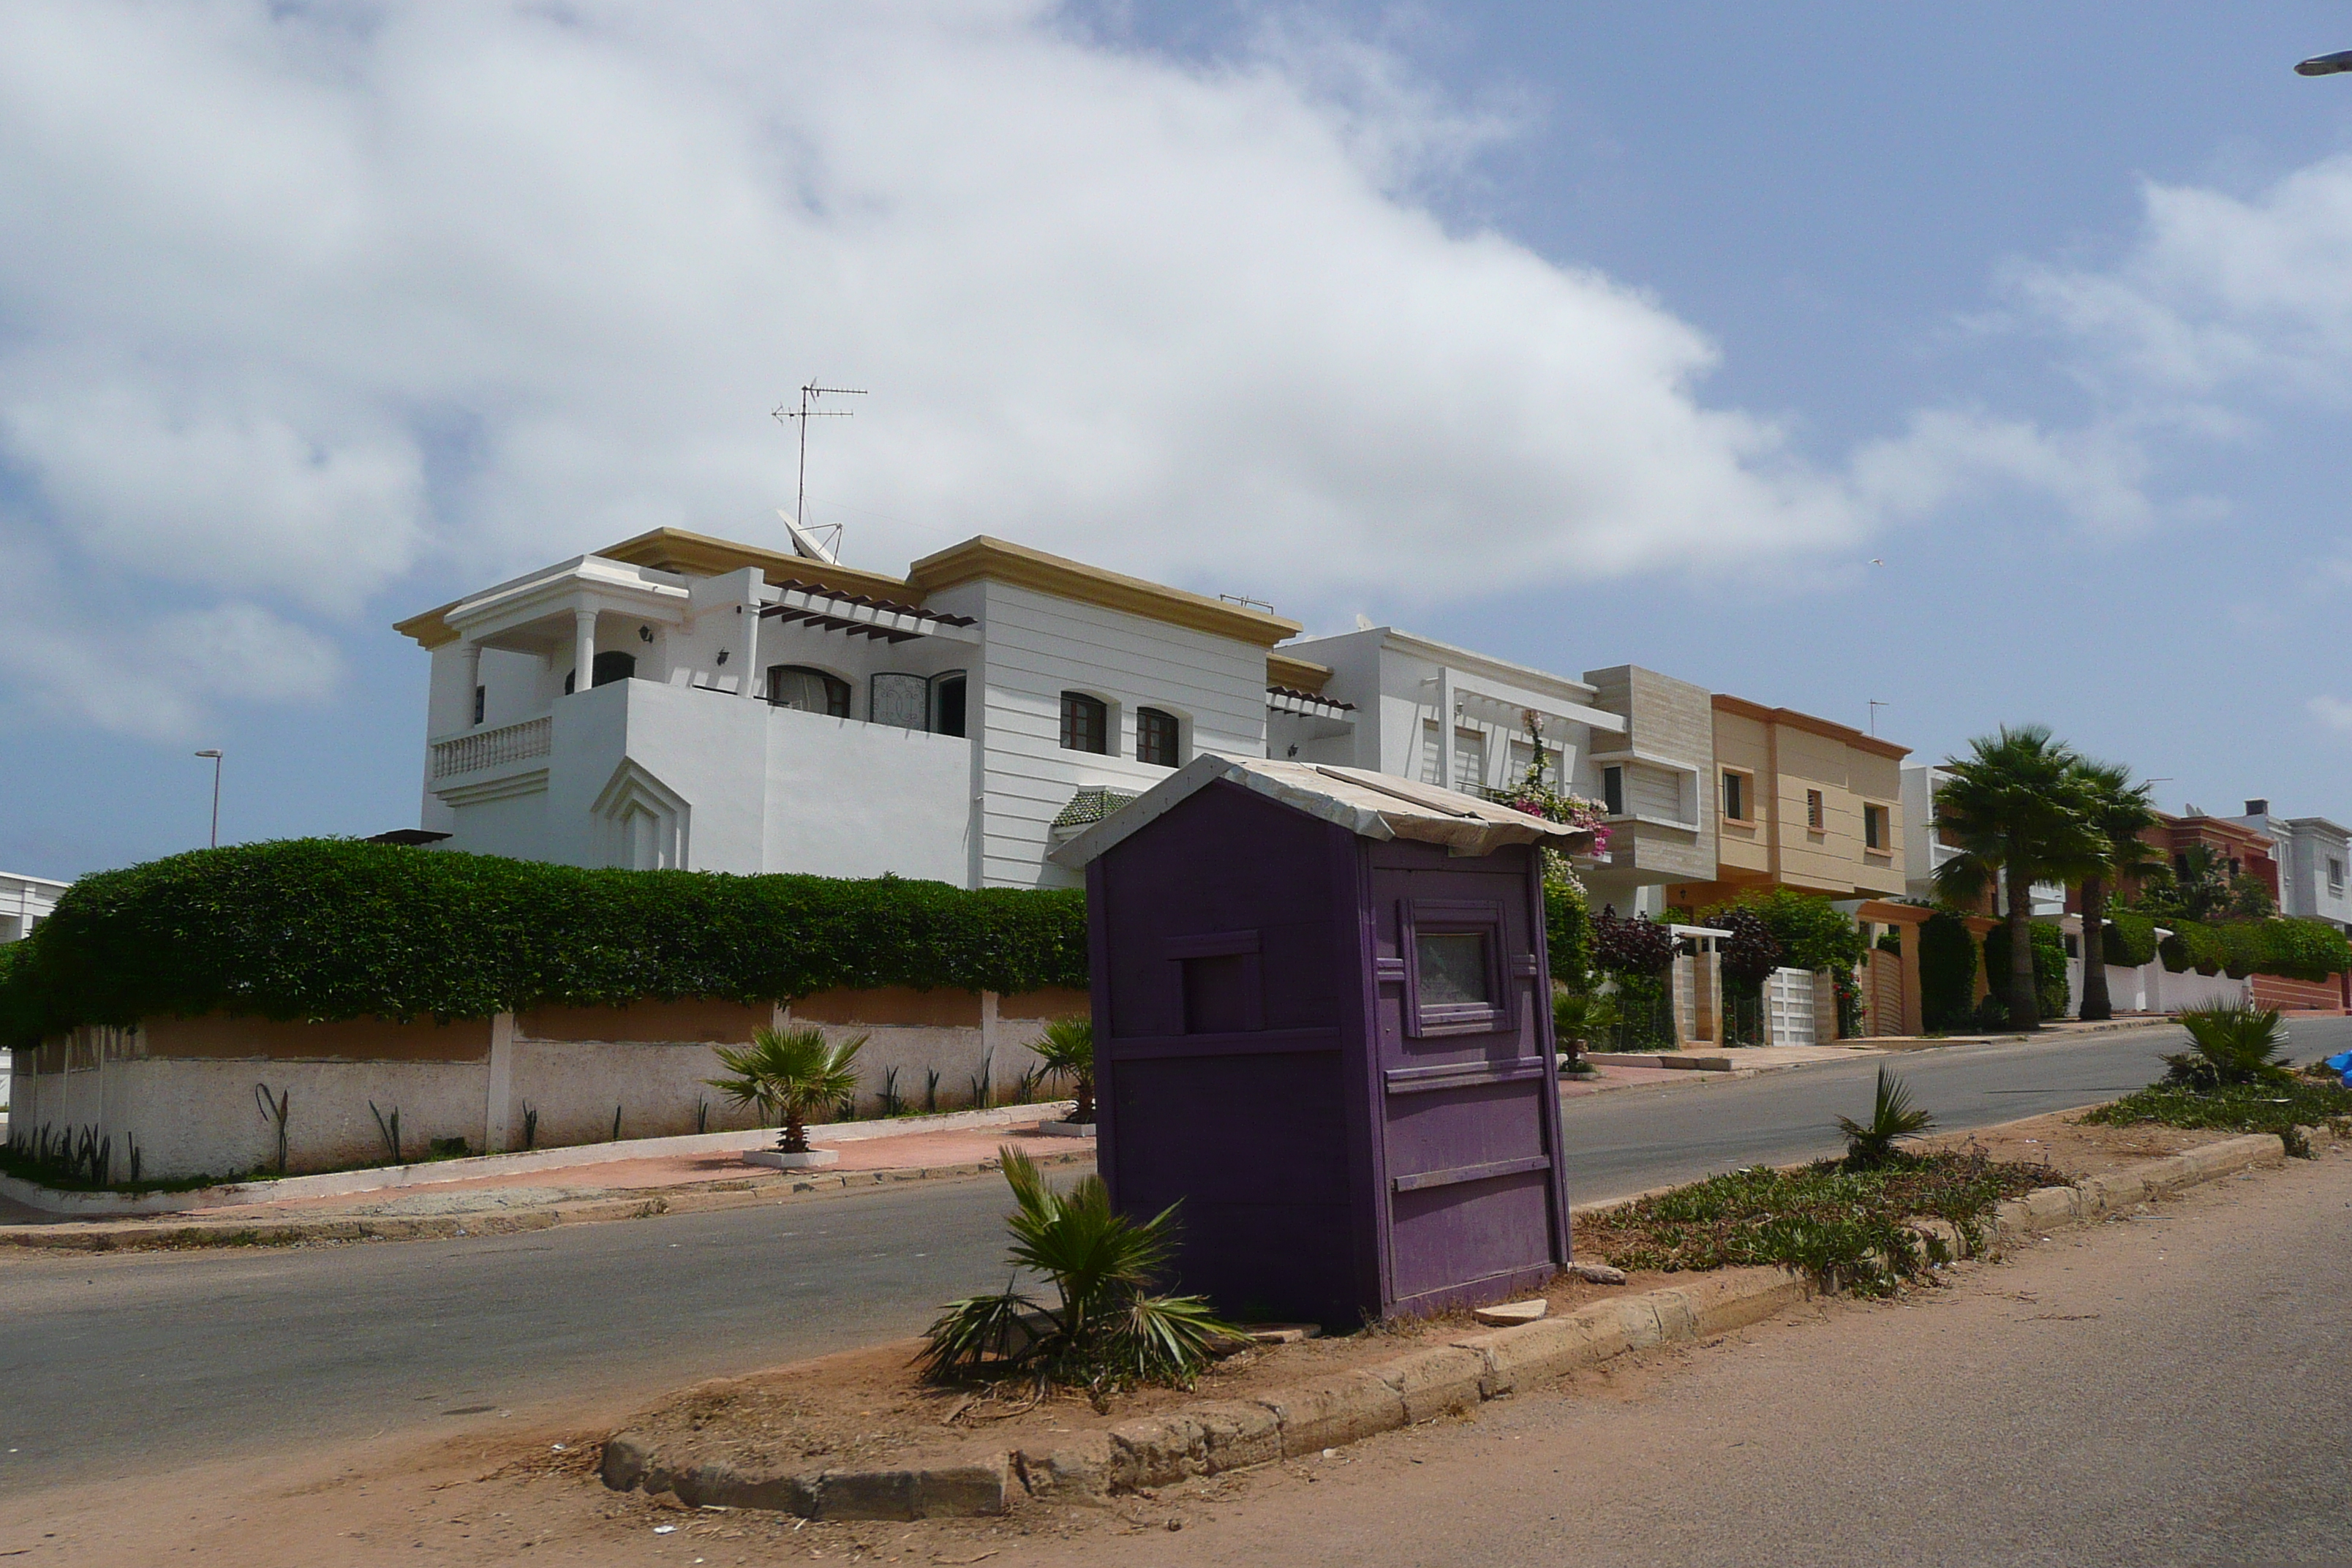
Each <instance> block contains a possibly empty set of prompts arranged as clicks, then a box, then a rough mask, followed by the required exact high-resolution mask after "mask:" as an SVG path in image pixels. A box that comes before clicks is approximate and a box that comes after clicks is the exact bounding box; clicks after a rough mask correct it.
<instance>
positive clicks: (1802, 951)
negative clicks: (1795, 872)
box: [1738, 888, 1863, 972]
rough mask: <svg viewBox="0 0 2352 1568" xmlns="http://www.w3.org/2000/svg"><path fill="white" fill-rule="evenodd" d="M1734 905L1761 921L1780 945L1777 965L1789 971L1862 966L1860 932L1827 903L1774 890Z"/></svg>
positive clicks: (1786, 891)
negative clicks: (1751, 911) (1758, 916)
mask: <svg viewBox="0 0 2352 1568" xmlns="http://www.w3.org/2000/svg"><path fill="white" fill-rule="evenodd" d="M1738 902H1739V904H1740V906H1741V907H1742V908H1746V909H1751V910H1755V911H1756V912H1757V913H1758V914H1759V915H1760V916H1762V917H1763V920H1764V925H1765V929H1766V930H1768V931H1770V932H1771V933H1772V939H1773V940H1774V941H1775V942H1779V943H1780V962H1781V963H1784V964H1787V965H1788V966H1790V968H1793V969H1829V970H1836V971H1840V972H1844V971H1848V970H1851V969H1853V966H1854V965H1855V964H1857V963H1861V962H1862V945H1863V944H1862V928H1861V927H1860V926H1858V925H1856V924H1854V923H1853V917H1852V916H1850V915H1847V914H1844V913H1842V912H1841V911H1840V910H1837V909H1836V908H1835V907H1834V906H1832V904H1831V903H1830V901H1829V900H1827V899H1822V898H1815V897H1813V896H1812V895H1811V894H1809V893H1800V892H1798V891H1797V890H1796V889H1793V888H1774V889H1772V890H1771V891H1769V892H1767V893H1760V894H1758V895H1756V896H1755V897H1753V898H1746V899H1741V900H1738Z"/></svg>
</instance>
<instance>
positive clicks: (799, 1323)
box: [0, 1020, 2352, 1494]
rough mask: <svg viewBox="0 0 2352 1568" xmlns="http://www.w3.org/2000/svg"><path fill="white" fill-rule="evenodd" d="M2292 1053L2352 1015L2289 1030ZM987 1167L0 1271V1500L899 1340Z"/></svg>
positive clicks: (1648, 1166) (1615, 1119)
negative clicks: (546, 1227) (463, 1232)
mask: <svg viewBox="0 0 2352 1568" xmlns="http://www.w3.org/2000/svg"><path fill="white" fill-rule="evenodd" d="M2295 1029H2296V1035H2297V1039H2296V1054H2297V1055H2298V1056H2309V1055H2313V1054H2319V1053H2318V1051H2316V1050H2315V1047H2324V1048H2325V1050H2326V1051H2334V1050H2337V1049H2341V1048H2343V1046H2344V1045H2345V1044H2346V1043H2347V1042H2352V1023H2347V1022H2344V1021H2336V1020H2331V1021H2328V1022H2327V1023H2326V1024H2319V1023H2304V1024H2299V1025H2297V1026H2295ZM2171 1042H2172V1036H2171V1034H2170V1033H2169V1032H2167V1033H2165V1034H2163V1035H2147V1034H2142V1035H2126V1036H2120V1037H2097V1036H2095V1037H2088V1038H2082V1039H2076V1040H2073V1041H2067V1042H2063V1043H2060V1042H2055V1041H2053V1042H2049V1043H2038V1042H2037V1043H2034V1044H2030V1045H2021V1046H1981V1047H1950V1048H1947V1049H1944V1050H1938V1051H1930V1052H1924V1053H1920V1054H1917V1055H1914V1056H1911V1057H1907V1058H1902V1059H1900V1060H1899V1061H1898V1062H1897V1064H1896V1065H1897V1067H1898V1068H1899V1070H1900V1071H1901V1072H1902V1073H1903V1074H1904V1076H1905V1077H1906V1079H1908V1080H1909V1081H1910V1083H1911V1084H1912V1085H1913V1086H1914V1088H1915V1089H1916V1091H1917V1093H1918V1096H1919V1098H1920V1099H1921V1100H1922V1101H1923V1102H1924V1103H1925V1104H1926V1105H1927V1106H1928V1108H1929V1109H1931V1110H1934V1111H1936V1112H1937V1116H1938V1118H1939V1119H1940V1121H1941V1122H1942V1124H1943V1125H1945V1126H1947V1127H1953V1128H1960V1127H1968V1126H1974V1125H1983V1124H1985V1123H1987V1122H1992V1121H2010V1120H2012V1119H2014V1118H2017V1117H2021V1116H2029V1115H2033V1114H2037V1113H2039V1112H2042V1111H2046V1110H2062V1109H2064V1108H2066V1107H2069V1106H2074V1105H2081V1104H2085V1103H2088V1102H2090V1101H2093V1100H2102V1099H2105V1098H2107V1097H2109V1096H2111V1095H2113V1094H2116V1093H2118V1092H2121V1091H2123V1090H2125V1089H2132V1088H2137V1087H2138V1086H2139V1085H2141V1084H2143V1083H2145V1082H2147V1080H2148V1079H2150V1078H2151V1077H2153V1076H2155V1072H2156V1068H2155V1065H2154V1063H2155V1057H2156V1054H2157V1052H2158V1051H2159V1050H2162V1049H2167V1048H2171ZM1874 1069H1875V1062H1874V1060H1870V1059H1865V1060H1863V1061H1857V1062H1853V1063H1843V1062H1840V1063H1833V1064H1831V1065H1828V1066H1823V1067H1816V1068H1805V1069H1802V1070H1800V1071H1796V1072H1790V1073H1786V1074H1778V1075H1772V1076H1768V1077H1765V1078H1760V1079H1751V1080H1747V1081H1744V1082H1738V1083H1726V1084H1719V1085H1711V1086H1707V1087H1687V1088H1685V1087H1679V1086H1677V1087H1673V1088H1666V1089H1629V1090H1622V1091H1619V1092H1616V1093H1612V1094H1608V1095H1602V1096H1596V1097H1593V1098H1591V1099H1583V1100H1570V1102H1568V1105H1567V1107H1566V1123H1567V1139H1568V1143H1569V1146H1570V1151H1571V1157H1572V1161H1573V1163H1572V1165H1571V1182H1572V1189H1571V1190H1572V1191H1573V1193H1574V1194H1575V1195H1576V1196H1577V1197H1578V1198H1579V1199H1580V1200H1582V1199H1585V1198H1597V1197H1602V1196H1607V1195H1611V1194H1621V1193H1626V1192H1632V1191H1636V1190H1639V1189H1642V1188H1645V1187H1651V1186H1657V1185H1661V1184H1666V1183H1669V1182H1675V1181H1680V1180H1685V1179H1689V1178H1693V1177H1696V1176H1699V1175H1703V1174H1706V1173H1709V1172H1713V1171H1719V1170H1725V1169H1728V1168H1730V1167H1732V1166H1736V1165H1741V1164H1749V1163H1757V1162H1759V1161H1782V1160H1796V1159H1801V1158H1805V1157H1807V1156H1809V1155H1812V1154H1816V1153H1820V1152H1826V1151H1828V1150H1829V1149H1831V1148H1832V1147H1833V1146H1834V1144H1835V1137H1834V1134H1833V1133H1832V1131H1831V1128H1832V1119H1833V1118H1834V1117H1835V1116H1836V1115H1837V1114H1838V1113H1840V1112H1848V1113H1857V1114H1858V1113H1861V1112H1864V1111H1866V1110H1867V1109H1868V1103H1869V1098H1870V1081H1871V1077H1872V1074H1873V1072H1874ZM1004 1206H1005V1199H1004V1194H1003V1186H1002V1184H1000V1183H999V1182H997V1181H996V1180H995V1179H993V1178H987V1179H982V1180H977V1181H971V1182H956V1183H940V1184H925V1185H920V1186H912V1187H902V1188H895V1189H883V1190H877V1191H874V1192H870V1193H863V1194H845V1195H842V1196H839V1197H832V1198H825V1199H821V1200H813V1201H808V1202H803V1203H800V1204H795V1205H787V1206H782V1207H776V1208H766V1209H747V1210H736V1211H732V1212H729V1213H721V1214H711V1215H677V1216H670V1217H666V1218H662V1219H658V1220H650V1221H639V1222H627V1223H614V1224H609V1225H595V1226H566V1227H560V1228H557V1229H554V1230H551V1231H541V1232H536V1233H532V1234H529V1235H525V1236H519V1237H518V1236H507V1237H466V1238H458V1239H452V1240H448V1241H436V1242H404V1243H382V1244H373V1245H365V1246H355V1247H317V1248H300V1249H292V1250H285V1251H276V1250H255V1251H250V1252H246V1251H237V1252H203V1253H186V1254H170V1255H152V1254H150V1255H127V1256H122V1257H104V1256H99V1257H91V1258H41V1257H37V1256H35V1257H23V1256H18V1257H8V1258H0V1450H5V1452H0V1494H5V1493H14V1492H21V1491H23V1490H25V1489H33V1488H38V1487H41V1486H44V1485H49V1484H55V1483H60V1482H67V1481H78V1480H97V1479H106V1478H108V1477H113V1476H124V1475H131V1474H137V1473H140V1472H142V1471H145V1470H148V1469H152V1468H159V1467H163V1466H167V1465H171V1464H175V1463H181V1462H187V1461H192V1460H195V1459H200V1458H220V1457H223V1456H225V1455H229V1454H235V1453H240V1452H263V1451H268V1450H273V1449H278V1448H284V1447H292V1446H307V1445H310V1444H316V1443H321V1442H331V1441H335V1440H340V1439H349V1438H364V1437H368V1436H374V1435H377V1434H380V1433H385V1432H393V1431H398V1430H404V1429H408V1428H412V1427H415V1426H419V1425H428V1424H431V1423H434V1422H438V1421H450V1420H468V1419H472V1420H480V1419H497V1418H498V1416H497V1412H498V1411H499V1410H500V1409H508V1408H512V1409H524V1408H533V1407H551V1406H555V1405H563V1404H577V1403H582V1402H589V1401H600V1400H601V1401H606V1402H625V1401H627V1400H629V1399H631V1398H633V1397H635V1396H637V1395H639V1394H651V1393H654V1392H656V1391H657V1390H659V1389H662V1388H666V1387H670V1386H674V1385H675V1384H678V1383H681V1382H685V1381H688V1380H691V1379H693V1378H696V1377H700V1376H713V1375H720V1374H724V1373H735V1372H743V1371H749V1370H751V1369H752V1368H755V1367H759V1366H765V1365H771V1364H773V1363H777V1362H780V1361H785V1360H791V1359H794V1358H798V1357H803V1356H809V1355H816V1354H823V1353H824V1352H829V1351H834V1350H842V1349H848V1348H851V1347H853V1346H856V1345H860V1344H868V1343H872V1342H876V1341H877V1340H886V1339H891V1338H895V1337H899V1336H903V1335H908V1334H912V1333H916V1332H919V1331H920V1330H921V1329H922V1327H923V1326H924V1325H925V1324H926V1323H927V1322H929V1320H930V1317H931V1315H932V1313H933V1312H934V1311H935V1310H936V1308H937V1305H938V1303H940V1302H941V1301H943V1300H948V1299H950V1297H953V1296H957V1295H961V1294H964V1293H966V1292H968V1291H970V1290H972V1289H981V1288H985V1287H987V1286H989V1285H992V1284H993V1283H994V1282H995V1281H996V1280H997V1279H1001V1278H1002V1277H1003V1262H1002V1259H1003V1232H1002V1229H1001V1226H1000V1225H999V1223H998V1220H999V1216H1000V1215H1002V1214H1003V1209H1004Z"/></svg>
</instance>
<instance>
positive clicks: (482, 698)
mask: <svg viewBox="0 0 2352 1568" xmlns="http://www.w3.org/2000/svg"><path fill="white" fill-rule="evenodd" d="M489 699H490V689H489V688H488V687H487V686H477V687H476V688H474V722H475V723H477V724H478V723H480V722H481V721H482V710H483V709H485V708H487V707H488V705H489Z"/></svg>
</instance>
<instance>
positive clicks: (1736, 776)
mask: <svg viewBox="0 0 2352 1568" xmlns="http://www.w3.org/2000/svg"><path fill="white" fill-rule="evenodd" d="M1723 815H1724V816H1727V817H1729V818H1731V820H1732V821H1734V822H1745V821H1747V820H1748V775H1747V774H1746V773H1725V774H1724V775H1723Z"/></svg>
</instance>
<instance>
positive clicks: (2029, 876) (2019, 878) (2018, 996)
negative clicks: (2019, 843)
mask: <svg viewBox="0 0 2352 1568" xmlns="http://www.w3.org/2000/svg"><path fill="white" fill-rule="evenodd" d="M2032 939H2033V872H2032V869H2031V868H2028V867H2026V866H2023V865H2021V864H2020V863H2019V859H2018V858H2016V857H2012V858H2011V860H2010V863H2009V1026H2010V1027H2011V1028H2012V1029H2031V1028H2033V1027H2034V1026H2037V1025H2038V1024H2039V1023H2040V1022H2041V1013H2040V1009H2039V1008H2038V1006H2037V1005H2036V1004H2035V1002H2034V997H2033V940H2032Z"/></svg>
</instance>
